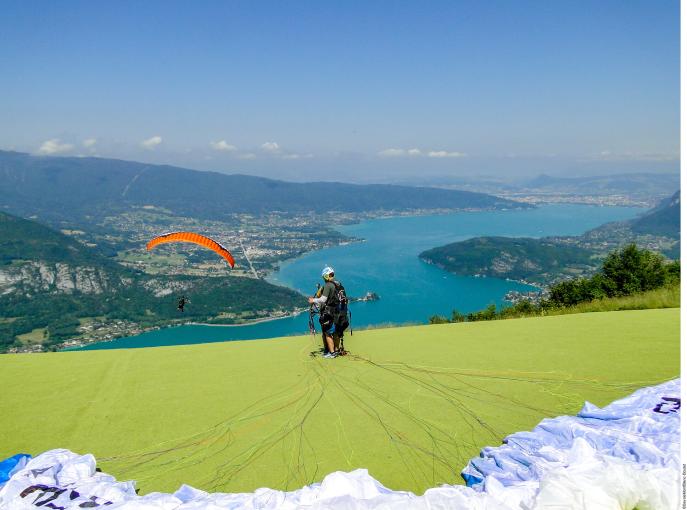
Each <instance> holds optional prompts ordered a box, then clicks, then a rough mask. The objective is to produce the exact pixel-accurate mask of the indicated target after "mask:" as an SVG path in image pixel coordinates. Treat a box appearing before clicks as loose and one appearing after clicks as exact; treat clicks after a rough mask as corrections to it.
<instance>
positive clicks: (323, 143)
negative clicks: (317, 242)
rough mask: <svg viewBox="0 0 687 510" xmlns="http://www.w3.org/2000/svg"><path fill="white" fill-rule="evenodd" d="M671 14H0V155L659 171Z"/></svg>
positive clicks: (14, 4)
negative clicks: (5, 152) (7, 151)
mask: <svg viewBox="0 0 687 510" xmlns="http://www.w3.org/2000/svg"><path fill="white" fill-rule="evenodd" d="M679 29H680V27H679V2H678V1H677V0H666V1H660V2H656V1H646V2H645V1H639V0H633V1H632V2H627V1H606V0H604V1H574V2H572V1H571V2H544V1H541V2H527V1H515V0H513V1H493V2H479V1H474V2H460V1H449V2H440V1H429V2H425V1H417V2H400V1H398V2H392V1H388V2H378V1H364V2H353V1H347V2H334V1H331V2H325V1H322V2H302V1H301V2H291V1H280V2H249V1H245V2H230V1H223V2H211V1H203V2H153V1H148V2H124V1H118V2H109V3H105V2H87V1H83V2H77V1H74V2H34V1H6V2H3V14H2V16H0V68H1V69H2V70H3V73H2V75H3V76H2V80H0V118H2V119H3V121H2V122H0V149H13V150H19V151H26V152H31V153H35V154H46V155H99V156H103V157H117V158H123V159H132V160H140V161H150V162H159V163H171V164H177V165H180V166H188V167H192V168H202V169H212V170H219V171H226V172H231V173H234V172H241V173H250V174H259V175H267V176H271V177H277V178H285V179H297V180H313V179H337V180H353V181H393V180H397V179H398V180H403V179H408V178H412V177H413V176H419V175H423V176H426V175H429V176H433V175H434V176H447V177H461V176H473V175H502V176H505V177H508V178H514V177H519V176H523V175H531V174H536V173H541V172H547V173H552V174H556V173H558V174H561V173H565V174H589V173H609V172H622V171H667V170H675V171H677V169H678V166H679V162H678V160H679V92H680V89H679Z"/></svg>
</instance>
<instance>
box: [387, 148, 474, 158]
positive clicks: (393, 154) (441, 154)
mask: <svg viewBox="0 0 687 510" xmlns="http://www.w3.org/2000/svg"><path fill="white" fill-rule="evenodd" d="M377 154H378V155H379V156H382V157H385V158H408V157H411V158H412V157H420V156H426V157H428V158H462V157H464V156H465V154H464V153H462V152H449V151H443V150H442V151H429V152H426V153H425V152H422V151H421V150H420V149H418V148H417V147H414V148H412V149H384V150H383V151H380V152H378V153H377Z"/></svg>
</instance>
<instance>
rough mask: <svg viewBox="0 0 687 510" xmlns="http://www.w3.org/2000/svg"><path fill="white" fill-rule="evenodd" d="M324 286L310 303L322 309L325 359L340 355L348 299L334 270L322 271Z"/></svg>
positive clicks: (311, 298)
mask: <svg viewBox="0 0 687 510" xmlns="http://www.w3.org/2000/svg"><path fill="white" fill-rule="evenodd" d="M322 278H323V279H324V282H325V283H324V286H322V287H321V288H320V290H319V291H318V293H317V295H316V297H309V298H308V303H310V304H311V305H312V304H316V305H318V306H319V308H320V326H322V339H323V340H324V343H325V351H326V352H325V354H324V357H325V358H335V357H336V356H337V355H338V354H339V348H340V342H341V338H342V337H343V334H344V331H345V330H346V328H347V327H348V325H349V324H348V299H347V298H346V291H345V290H344V287H343V285H341V283H340V282H338V281H337V280H335V279H334V269H332V268H331V267H329V266H327V267H325V268H324V269H323V270H322Z"/></svg>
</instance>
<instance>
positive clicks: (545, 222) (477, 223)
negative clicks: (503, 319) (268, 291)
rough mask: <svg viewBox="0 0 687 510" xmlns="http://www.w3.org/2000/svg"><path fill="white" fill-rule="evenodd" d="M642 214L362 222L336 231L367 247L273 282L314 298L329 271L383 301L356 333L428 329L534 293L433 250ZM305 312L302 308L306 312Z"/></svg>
mask: <svg viewBox="0 0 687 510" xmlns="http://www.w3.org/2000/svg"><path fill="white" fill-rule="evenodd" d="M643 211H644V209H639V208H632V207H597V206H585V205H547V206H542V207H539V208H537V209H532V210H523V211H490V212H461V213H453V214H446V215H435V216H405V217H394V218H384V219H376V220H370V221H364V222H362V223H360V224H356V225H346V226H342V227H340V228H339V230H340V231H341V232H343V233H344V234H347V235H350V236H354V237H357V238H362V239H364V240H365V241H364V242H360V243H352V244H347V245H342V246H336V247H332V248H326V249H323V250H318V251H316V252H311V253H308V254H306V255H304V256H302V257H300V258H298V259H295V260H291V261H288V262H286V263H284V264H282V266H281V268H280V270H279V271H278V272H277V273H275V274H273V275H272V276H271V277H270V278H269V281H271V282H273V283H276V284H280V285H286V286H288V287H291V288H293V289H296V290H298V291H300V292H302V293H303V294H306V295H310V294H312V293H313V292H314V291H315V285H316V283H318V282H319V281H320V278H319V275H320V272H321V270H322V268H323V267H324V266H325V265H330V266H332V267H334V269H335V270H336V275H337V279H339V280H340V281H341V282H342V283H343V284H344V286H345V287H346V292H347V294H348V295H349V296H351V297H355V296H362V295H363V294H365V293H366V292H367V291H372V292H375V293H377V294H379V296H380V297H381V299H380V300H379V301H374V302H361V303H353V304H352V305H351V312H352V315H353V320H352V324H353V329H354V331H355V329H356V328H364V327H368V326H380V325H385V324H412V323H415V324H417V323H423V324H426V323H427V322H428V319H429V317H430V316H431V315H434V314H442V315H450V313H451V311H452V310H454V309H458V310H460V311H461V312H471V311H476V310H479V309H482V308H484V307H485V306H487V305H489V304H490V303H496V304H497V305H502V304H504V302H503V301H502V298H503V296H504V294H505V293H506V292H508V291H509V290H521V291H522V290H531V289H533V288H532V287H528V286H526V285H523V284H520V283H517V282H511V281H506V280H499V279H495V278H474V277H461V276H456V275H452V274H449V273H446V272H444V271H442V270H440V269H438V268H436V267H434V266H431V265H429V264H426V263H424V262H422V261H421V260H420V259H419V258H418V254H419V253H421V252H422V251H424V250H427V249H429V248H433V247H436V246H441V245H443V244H447V243H451V242H455V241H460V240H464V239H469V238H471V237H477V236H495V235H499V236H511V237H543V236H549V235H578V234H581V233H583V232H585V231H586V230H589V229H591V228H594V227H597V226H599V225H601V224H603V223H607V222H609V221H620V220H625V219H629V218H632V217H634V216H636V215H638V214H640V213H641V212H643ZM304 306H305V304H304ZM307 332H308V314H307V313H304V314H301V315H298V316H295V317H288V318H284V319H278V320H273V321H267V322H262V323H258V324H251V325H247V326H202V325H186V326H178V327H173V328H164V329H160V330H155V331H150V332H147V333H143V334H141V335H136V336H132V337H127V338H120V339H117V340H113V341H110V342H101V343H97V344H91V345H89V346H86V347H84V348H83V349H88V350H90V349H120V348H132V347H153V346H163V345H179V344H194V343H206V342H222V341H230V340H247V339H259V338H265V339H266V338H274V337H279V336H287V335H296V334H304V333H307Z"/></svg>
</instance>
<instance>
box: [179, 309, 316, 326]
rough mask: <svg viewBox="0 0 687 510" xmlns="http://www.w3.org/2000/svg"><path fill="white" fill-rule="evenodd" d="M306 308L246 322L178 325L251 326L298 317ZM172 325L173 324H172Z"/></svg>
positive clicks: (185, 324) (184, 324)
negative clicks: (296, 311)
mask: <svg viewBox="0 0 687 510" xmlns="http://www.w3.org/2000/svg"><path fill="white" fill-rule="evenodd" d="M307 311H308V310H307V308H304V309H303V310H301V311H300V312H298V313H290V314H289V315H279V316H275V317H262V318H260V319H251V320H248V321H246V322H242V323H241V324H216V323H215V324H212V323H207V322H184V323H183V324H180V326H210V327H217V328H240V327H242V326H253V325H255V324H261V323H263V322H272V321H278V320H280V319H288V318H291V317H298V316H299V315H301V314H302V313H304V312H307ZM172 327H173V326H172Z"/></svg>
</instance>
